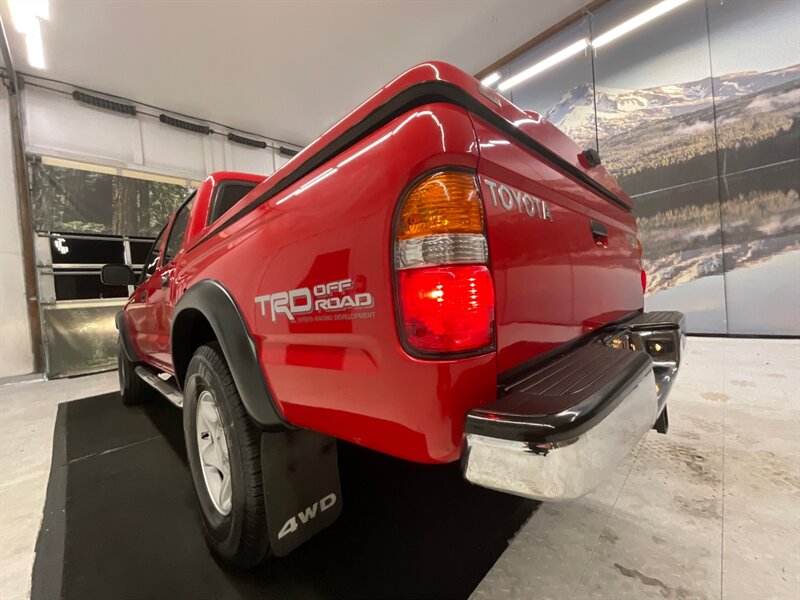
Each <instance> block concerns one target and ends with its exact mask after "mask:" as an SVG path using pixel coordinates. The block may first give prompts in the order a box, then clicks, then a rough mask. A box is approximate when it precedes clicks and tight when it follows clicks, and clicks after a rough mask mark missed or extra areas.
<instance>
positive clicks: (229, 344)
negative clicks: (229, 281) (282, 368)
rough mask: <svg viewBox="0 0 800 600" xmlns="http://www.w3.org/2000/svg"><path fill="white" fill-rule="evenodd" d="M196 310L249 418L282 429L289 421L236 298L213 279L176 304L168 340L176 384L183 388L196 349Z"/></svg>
mask: <svg viewBox="0 0 800 600" xmlns="http://www.w3.org/2000/svg"><path fill="white" fill-rule="evenodd" d="M198 313H199V314H200V315H202V317H203V318H205V320H206V321H208V323H209V325H211V328H212V330H213V332H214V335H215V337H216V338H217V341H218V342H219V345H220V347H221V348H222V353H223V354H224V356H225V360H226V362H227V363H228V368H229V369H230V370H231V375H232V376H233V381H234V383H235V384H236V389H237V390H238V391H239V395H240V396H241V398H242V403H243V404H244V407H245V409H246V410H247V412H248V413H249V415H250V417H251V418H252V419H253V421H255V423H256V424H257V425H258V426H259V427H261V428H262V429H264V430H267V431H281V430H285V429H286V427H287V425H288V424H287V423H286V421H285V420H284V419H283V416H282V415H281V413H280V411H279V410H278V408H277V405H276V404H275V399H274V396H273V394H272V392H271V391H270V389H269V384H268V383H267V379H266V377H265V376H264V373H263V371H262V370H261V364H260V363H259V361H258V353H257V351H256V344H255V342H254V341H253V338H252V336H251V335H250V332H249V330H248V329H247V324H246V323H245V321H244V318H243V317H242V314H241V311H240V310H239V307H238V305H237V304H236V301H235V300H234V299H233V297H232V296H231V294H230V293H229V292H228V290H226V289H225V287H224V286H223V285H222V284H221V283H220V282H218V281H216V280H213V279H204V280H202V281H200V282H198V283H195V284H194V285H192V286H191V287H190V288H189V289H188V290H186V292H185V293H184V294H183V295H182V296H181V298H180V300H178V303H177V304H176V305H175V310H174V312H173V316H172V324H171V328H170V342H171V352H172V361H173V362H172V364H173V365H174V367H175V378H176V379H177V381H178V385H180V386H181V388H183V382H184V380H185V378H186V370H187V367H188V366H189V360H191V356H192V354H193V353H194V351H195V349H196V348H192V347H191V343H192V336H191V330H192V324H193V323H195V322H196V318H197V316H198Z"/></svg>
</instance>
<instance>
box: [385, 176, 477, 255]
mask: <svg viewBox="0 0 800 600" xmlns="http://www.w3.org/2000/svg"><path fill="white" fill-rule="evenodd" d="M482 232H483V205H482V204H481V199H480V194H479V193H478V184H477V182H476V181H475V177H474V175H472V174H470V173H462V172H460V171H447V172H441V173H435V174H433V175H431V176H430V177H426V178H425V179H423V180H422V181H420V182H419V183H417V184H416V185H415V186H414V187H413V188H412V189H411V191H410V192H409V194H408V196H407V197H406V199H405V202H404V203H403V209H402V213H401V214H400V219H399V221H398V223H397V231H396V234H397V239H399V240H403V239H408V238H413V237H418V236H421V235H431V234H437V233H482Z"/></svg>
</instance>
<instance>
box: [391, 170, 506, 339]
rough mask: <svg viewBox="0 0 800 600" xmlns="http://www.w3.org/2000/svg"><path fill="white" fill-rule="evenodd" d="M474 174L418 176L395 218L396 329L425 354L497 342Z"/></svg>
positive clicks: (486, 253) (482, 227) (453, 173)
mask: <svg viewBox="0 0 800 600" xmlns="http://www.w3.org/2000/svg"><path fill="white" fill-rule="evenodd" d="M484 231H485V227H484V214H483V204H482V202H481V197H480V192H479V190H478V184H477V181H476V179H475V176H474V175H473V174H472V173H467V172H464V171H442V172H438V173H434V174H432V175H429V176H427V177H425V178H424V179H422V180H421V181H419V182H417V183H416V184H415V185H414V187H412V188H411V190H410V191H409V192H408V194H407V195H406V197H405V198H404V200H403V204H402V206H401V207H400V211H399V213H398V216H397V223H396V226H395V242H394V243H395V247H394V268H395V271H396V277H397V286H396V290H397V303H398V309H399V310H398V315H399V319H400V323H399V329H400V335H401V337H402V339H403V342H404V344H405V345H406V347H407V348H409V349H411V350H417V351H420V352H422V353H425V354H451V353H460V352H473V351H476V350H481V349H484V348H489V347H491V346H492V345H493V344H494V285H493V283H492V278H491V274H490V273H489V269H488V267H487V261H488V247H487V243H486V235H485V233H484Z"/></svg>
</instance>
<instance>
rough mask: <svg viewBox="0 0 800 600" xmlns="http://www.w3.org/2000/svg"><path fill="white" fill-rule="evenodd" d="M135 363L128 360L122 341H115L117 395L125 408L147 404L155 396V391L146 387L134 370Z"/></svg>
mask: <svg viewBox="0 0 800 600" xmlns="http://www.w3.org/2000/svg"><path fill="white" fill-rule="evenodd" d="M135 369H136V363H135V362H133V361H132V360H129V359H128V355H127V354H125V349H124V348H123V347H122V340H121V339H117V373H118V374H119V393H120V395H121V396H122V403H123V404H124V405H125V406H136V405H137V404H143V403H145V402H148V401H149V400H151V399H152V398H153V396H155V390H153V388H151V387H150V386H149V385H147V384H146V383H145V382H144V381H143V380H142V378H141V377H139V376H138V375H137V374H136V373H135V372H134V370H135Z"/></svg>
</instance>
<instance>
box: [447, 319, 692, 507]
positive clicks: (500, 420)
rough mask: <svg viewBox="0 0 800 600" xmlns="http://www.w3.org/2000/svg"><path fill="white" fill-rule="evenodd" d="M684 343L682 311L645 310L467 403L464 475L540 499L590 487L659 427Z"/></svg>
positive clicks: (662, 425) (553, 498) (579, 492)
mask: <svg viewBox="0 0 800 600" xmlns="http://www.w3.org/2000/svg"><path fill="white" fill-rule="evenodd" d="M684 343H685V335H684V319H683V315H681V314H680V313H675V312H671V313H644V314H643V315H640V316H639V317H637V318H636V319H633V320H631V321H628V322H626V323H623V324H621V325H618V326H616V327H614V328H612V329H609V330H606V331H604V332H603V333H601V334H598V335H595V336H594V337H593V339H591V340H588V341H587V342H586V343H584V344H583V345H581V346H579V347H577V348H574V349H571V350H569V351H567V352H565V353H563V354H561V355H559V356H556V357H553V358H551V359H550V360H549V361H546V362H545V363H542V364H540V365H536V367H534V368H533V369H531V370H530V371H529V372H527V373H525V374H523V375H522V376H520V377H518V378H517V380H516V381H515V382H513V383H511V384H509V385H508V386H506V387H505V388H504V390H503V393H502V394H500V397H499V398H498V399H497V400H496V401H494V402H492V403H490V404H487V405H484V406H481V407H479V408H477V409H473V410H472V411H470V412H469V414H468V416H467V421H466V424H465V430H466V447H465V451H464V454H463V457H462V468H463V472H464V476H465V478H466V479H467V480H468V481H470V482H472V483H474V484H476V485H480V486H483V487H487V488H491V489H494V490H498V491H502V492H507V493H511V494H516V495H519V496H525V497H528V498H535V499H537V500H548V501H558V500H571V499H575V498H579V497H580V496H582V495H584V494H586V493H588V492H589V491H591V490H592V489H593V488H594V487H596V486H597V485H598V484H599V483H600V482H601V481H603V480H604V479H606V478H607V477H608V476H609V475H610V474H611V472H612V471H613V470H614V469H615V468H616V466H617V465H618V464H619V462H620V461H621V460H622V459H623V458H624V457H625V456H626V455H627V454H628V453H629V452H630V451H631V449H632V448H633V447H634V446H635V445H636V443H637V442H638V441H639V440H640V439H641V438H642V436H643V435H644V434H645V433H646V432H647V430H648V429H650V428H651V427H654V424H660V426H659V430H662V429H663V430H664V431H665V430H666V423H667V420H666V400H667V396H668V394H669V391H670V389H671V387H672V383H673V382H674V379H675V376H676V374H677V372H678V368H679V366H680V355H681V351H682V349H683V345H684Z"/></svg>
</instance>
